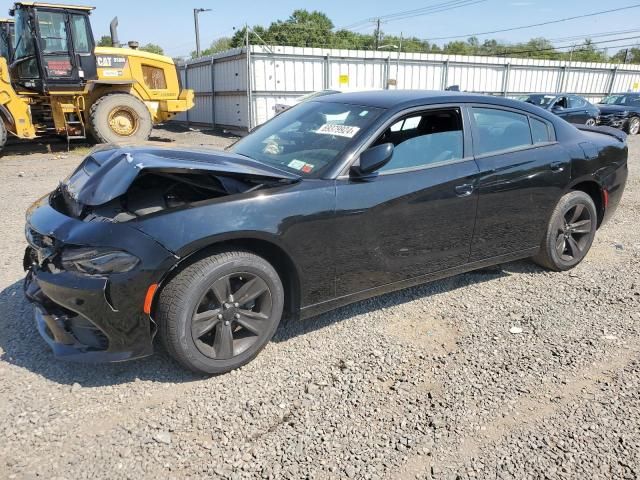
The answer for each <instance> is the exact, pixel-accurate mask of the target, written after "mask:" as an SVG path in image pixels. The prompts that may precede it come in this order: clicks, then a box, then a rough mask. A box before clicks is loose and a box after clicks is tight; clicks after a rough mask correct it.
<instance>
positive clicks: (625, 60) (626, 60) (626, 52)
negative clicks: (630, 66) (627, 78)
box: [623, 48, 629, 65]
mask: <svg viewBox="0 0 640 480" xmlns="http://www.w3.org/2000/svg"><path fill="white" fill-rule="evenodd" d="M628 61H629V49H628V48H627V49H626V50H625V51H624V62H623V63H624V64H625V65H626V64H627V62H628Z"/></svg>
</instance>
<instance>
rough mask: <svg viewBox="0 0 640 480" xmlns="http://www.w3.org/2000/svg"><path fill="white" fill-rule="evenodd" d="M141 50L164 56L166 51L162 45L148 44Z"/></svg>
mask: <svg viewBox="0 0 640 480" xmlns="http://www.w3.org/2000/svg"><path fill="white" fill-rule="evenodd" d="M140 50H143V51H145V52H149V53H157V54H158V55H164V50H163V49H162V47H161V46H160V45H156V44H155V43H147V44H146V45H142V46H141V47H140Z"/></svg>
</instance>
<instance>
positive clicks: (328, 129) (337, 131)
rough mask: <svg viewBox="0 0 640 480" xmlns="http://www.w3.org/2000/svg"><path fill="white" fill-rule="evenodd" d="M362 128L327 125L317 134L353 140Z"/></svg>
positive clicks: (317, 131)
mask: <svg viewBox="0 0 640 480" xmlns="http://www.w3.org/2000/svg"><path fill="white" fill-rule="evenodd" d="M359 130H360V127H352V126H350V125H336V124H335V123H325V124H324V125H322V126H321V127H320V128H319V129H318V130H316V133H319V134H321V135H335V136H338V137H347V138H353V136H354V135H355V134H356V133H358V131H359Z"/></svg>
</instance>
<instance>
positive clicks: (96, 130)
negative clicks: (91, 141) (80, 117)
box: [89, 93, 153, 143]
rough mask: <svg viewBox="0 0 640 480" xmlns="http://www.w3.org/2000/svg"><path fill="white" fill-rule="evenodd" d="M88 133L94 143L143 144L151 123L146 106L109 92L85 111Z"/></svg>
mask: <svg viewBox="0 0 640 480" xmlns="http://www.w3.org/2000/svg"><path fill="white" fill-rule="evenodd" d="M89 123H90V127H91V133H92V135H93V136H94V137H95V139H96V140H97V141H98V142H102V143H122V142H137V141H145V140H147V139H148V138H149V136H150V135H151V129H152V127H153V121H152V119H151V113H150V112H149V109H148V108H147V106H146V105H145V104H144V102H142V101H141V100H140V99H138V98H137V97H134V96H133V95H129V94H128V93H112V94H109V95H105V96H103V97H100V98H99V99H98V100H96V101H95V102H94V103H93V105H91V110H90V112H89Z"/></svg>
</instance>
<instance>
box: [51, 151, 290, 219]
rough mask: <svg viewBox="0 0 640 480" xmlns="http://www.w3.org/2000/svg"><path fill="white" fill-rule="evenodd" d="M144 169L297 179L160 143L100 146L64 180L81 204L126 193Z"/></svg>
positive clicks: (227, 156) (238, 159)
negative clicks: (153, 144)
mask: <svg viewBox="0 0 640 480" xmlns="http://www.w3.org/2000/svg"><path fill="white" fill-rule="evenodd" d="M144 171H162V172H168V173H176V172H177V173H180V172H190V173H197V172H203V173H220V174H223V175H224V174H229V175H233V176H237V175H247V176H250V177H257V178H267V179H272V180H277V179H282V180H290V181H297V180H299V179H300V177H299V176H298V175H295V174H292V173H288V172H285V171H283V170H279V169H277V168H275V167H271V166H269V165H266V164H264V163H260V162H258V161H255V160H252V159H250V158H247V157H243V156H241V155H237V154H233V153H229V152H223V151H215V150H190V149H173V148H171V149H170V148H159V147H115V146H112V145H109V146H105V147H103V148H99V149H97V150H95V151H94V152H92V153H91V154H90V155H89V156H88V157H86V158H85V159H84V160H83V161H82V163H81V164H80V166H78V168H77V169H76V170H75V171H74V172H73V173H72V174H71V175H70V176H69V177H67V178H66V179H65V180H64V181H63V182H62V184H63V186H64V187H65V189H66V191H67V193H68V195H69V196H70V197H71V198H73V199H74V200H75V201H77V202H79V203H81V204H82V205H90V206H96V205H102V204H104V203H106V202H109V201H110V200H113V199H114V198H116V197H119V196H120V195H123V194H124V193H126V191H127V190H128V189H129V187H130V186H131V184H132V183H133V181H134V180H135V179H136V177H137V176H138V175H140V173H142V172H144Z"/></svg>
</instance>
